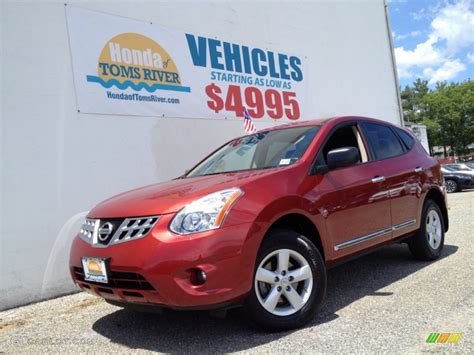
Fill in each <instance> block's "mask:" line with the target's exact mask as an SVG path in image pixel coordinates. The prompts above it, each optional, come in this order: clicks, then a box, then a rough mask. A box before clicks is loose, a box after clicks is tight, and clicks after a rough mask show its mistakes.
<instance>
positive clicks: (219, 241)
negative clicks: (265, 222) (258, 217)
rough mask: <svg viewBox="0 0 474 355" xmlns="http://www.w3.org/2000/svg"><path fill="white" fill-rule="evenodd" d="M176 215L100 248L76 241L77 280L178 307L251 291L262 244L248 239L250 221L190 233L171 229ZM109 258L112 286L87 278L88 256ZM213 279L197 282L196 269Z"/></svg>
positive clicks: (73, 264)
mask: <svg viewBox="0 0 474 355" xmlns="http://www.w3.org/2000/svg"><path fill="white" fill-rule="evenodd" d="M173 216H174V215H172V214H170V215H163V216H161V218H160V220H159V221H158V223H157V225H156V226H155V227H154V228H153V230H152V231H151V232H150V233H149V234H148V235H147V236H145V237H144V238H142V239H138V240H132V241H129V242H125V243H121V244H116V245H112V246H109V247H107V248H96V247H93V246H92V245H90V244H88V243H87V242H84V241H83V240H82V239H80V238H79V237H76V238H75V239H74V241H73V245H72V248H71V254H70V271H71V275H72V278H73V280H74V282H75V283H76V284H77V285H78V286H79V287H80V288H81V289H82V290H84V291H86V292H89V293H92V294H95V295H97V296H100V297H103V298H106V299H109V300H114V301H119V302H131V303H140V304H155V305H161V306H166V307H172V308H200V307H208V306H209V307H212V306H216V305H219V304H226V303H229V302H233V301H237V300H239V299H241V298H243V297H245V295H246V294H248V292H249V291H250V288H251V285H252V278H253V267H254V261H255V255H256V248H255V247H254V246H253V245H251V244H252V242H248V240H247V236H248V234H249V229H250V227H251V225H250V224H240V225H235V226H230V227H224V228H221V229H217V230H214V231H208V232H201V233H196V234H192V235H188V236H177V235H175V234H173V233H171V232H170V231H169V230H168V225H169V223H170V221H171V219H172V217H173ZM85 256H88V257H98V258H107V259H108V273H109V275H110V280H109V283H108V284H100V283H94V282H89V281H84V279H83V277H82V276H81V270H82V261H81V259H82V257H85ZM197 268H198V269H201V270H204V271H205V272H206V274H207V280H206V282H205V283H204V284H202V285H195V284H193V283H192V281H191V279H192V275H193V272H195V270H196V269H197Z"/></svg>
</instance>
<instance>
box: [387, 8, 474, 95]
mask: <svg viewBox="0 0 474 355" xmlns="http://www.w3.org/2000/svg"><path fill="white" fill-rule="evenodd" d="M387 3H388V10H389V16H390V22H391V26H392V35H393V43H394V47H395V58H396V61H397V70H398V78H399V81H400V85H401V86H402V87H405V85H409V84H412V83H413V82H414V81H415V80H416V79H417V78H420V79H425V80H428V81H429V84H430V86H433V85H434V84H435V83H436V82H438V81H447V82H461V81H464V80H466V79H469V78H471V79H474V0H387Z"/></svg>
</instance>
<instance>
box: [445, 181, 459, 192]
mask: <svg viewBox="0 0 474 355" xmlns="http://www.w3.org/2000/svg"><path fill="white" fill-rule="evenodd" d="M457 188H458V185H457V184H456V181H453V180H446V191H447V192H456V190H457Z"/></svg>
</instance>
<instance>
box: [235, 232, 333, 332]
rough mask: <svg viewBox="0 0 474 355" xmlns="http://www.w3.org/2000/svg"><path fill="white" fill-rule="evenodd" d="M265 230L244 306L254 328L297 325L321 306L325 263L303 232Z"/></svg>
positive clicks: (302, 323)
mask: <svg viewBox="0 0 474 355" xmlns="http://www.w3.org/2000/svg"><path fill="white" fill-rule="evenodd" d="M269 233H270V234H269V235H268V236H267V237H266V238H265V240H264V241H263V243H262V245H261V247H260V249H259V252H258V256H257V260H256V263H255V271H254V278H253V287H252V290H251V292H250V295H249V296H248V297H247V299H246V301H245V303H244V310H245V313H246V316H247V319H248V320H249V321H250V323H251V324H252V325H254V326H256V327H257V328H260V329H264V330H268V331H280V330H288V329H294V328H298V327H301V326H302V325H304V324H306V323H308V322H309V321H311V320H312V319H313V317H314V315H315V314H316V312H317V310H318V309H319V307H320V306H321V303H322V301H323V299H324V296H325V294H326V267H325V265H324V261H323V258H322V256H321V254H320V253H319V251H318V249H317V248H316V247H315V246H314V244H313V243H312V242H311V241H310V240H309V239H308V238H306V237H305V236H302V235H300V234H299V233H296V232H294V231H291V230H284V229H275V230H272V231H270V232H269Z"/></svg>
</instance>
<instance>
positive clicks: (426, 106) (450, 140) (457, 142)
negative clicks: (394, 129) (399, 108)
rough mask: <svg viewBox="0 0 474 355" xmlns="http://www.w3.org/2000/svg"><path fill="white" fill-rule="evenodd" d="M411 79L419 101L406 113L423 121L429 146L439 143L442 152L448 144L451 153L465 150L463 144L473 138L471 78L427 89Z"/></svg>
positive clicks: (473, 89) (471, 141)
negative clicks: (412, 111) (413, 111)
mask: <svg viewBox="0 0 474 355" xmlns="http://www.w3.org/2000/svg"><path fill="white" fill-rule="evenodd" d="M415 83H416V82H415ZM415 83H414V90H418V92H419V93H420V94H419V96H418V98H419V101H418V102H417V104H416V108H415V110H416V112H415V113H410V114H411V115H412V116H414V117H416V119H417V120H418V121H415V122H421V123H423V124H425V125H426V127H427V130H428V139H429V142H430V146H431V147H432V146H434V145H438V146H439V145H440V146H443V147H444V150H445V153H447V152H448V147H449V153H450V154H452V155H458V156H461V155H463V154H466V153H468V148H467V146H468V145H469V144H471V143H473V142H474V82H473V81H472V80H468V81H465V82H463V83H451V84H447V83H437V84H436V86H435V88H434V89H433V90H429V91H428V92H425V88H424V87H421V88H420V86H418V88H417V86H416V84H415ZM418 84H419V83H418ZM420 89H421V91H420Z"/></svg>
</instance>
